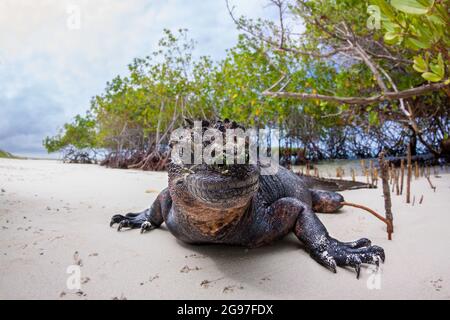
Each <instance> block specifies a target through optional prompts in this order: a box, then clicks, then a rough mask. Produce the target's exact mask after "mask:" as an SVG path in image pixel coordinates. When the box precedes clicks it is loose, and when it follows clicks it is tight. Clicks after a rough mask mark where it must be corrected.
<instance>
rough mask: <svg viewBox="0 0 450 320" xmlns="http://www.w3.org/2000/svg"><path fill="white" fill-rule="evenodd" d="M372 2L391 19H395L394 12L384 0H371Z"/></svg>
mask: <svg viewBox="0 0 450 320" xmlns="http://www.w3.org/2000/svg"><path fill="white" fill-rule="evenodd" d="M371 2H372V3H373V4H375V5H377V6H379V7H380V9H381V12H382V13H383V14H384V15H385V16H387V17H388V18H389V19H391V20H395V17H396V14H395V12H394V10H392V7H391V6H390V5H389V4H388V3H387V2H386V1H385V0H372V1H371Z"/></svg>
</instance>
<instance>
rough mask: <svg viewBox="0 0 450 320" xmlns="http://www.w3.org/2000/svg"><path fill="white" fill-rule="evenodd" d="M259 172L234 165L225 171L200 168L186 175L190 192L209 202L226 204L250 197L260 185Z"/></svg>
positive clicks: (249, 167) (248, 167) (251, 168)
mask: <svg viewBox="0 0 450 320" xmlns="http://www.w3.org/2000/svg"><path fill="white" fill-rule="evenodd" d="M258 181H259V173H258V171H257V169H256V168H253V167H251V166H243V168H239V169H236V167H232V168H230V169H229V170H225V171H223V172H219V171H210V170H208V171H203V170H199V171H198V172H194V173H192V174H189V175H188V176H186V182H187V183H186V185H187V187H188V190H189V192H190V193H191V194H192V195H193V196H195V197H196V198H198V199H199V200H201V201H203V202H206V203H209V204H224V203H225V205H226V204H227V203H229V204H230V205H231V203H230V201H232V200H233V201H232V202H235V201H236V200H238V199H243V200H244V199H248V198H249V197H251V196H252V195H253V194H254V193H255V192H256V191H257V190H258V187H259V183H258Z"/></svg>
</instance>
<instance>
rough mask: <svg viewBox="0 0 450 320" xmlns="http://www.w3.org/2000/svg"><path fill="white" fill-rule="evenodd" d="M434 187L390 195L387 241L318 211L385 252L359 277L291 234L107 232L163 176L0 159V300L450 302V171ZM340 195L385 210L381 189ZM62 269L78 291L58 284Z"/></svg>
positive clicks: (364, 222) (363, 224)
mask: <svg viewBox="0 0 450 320" xmlns="http://www.w3.org/2000/svg"><path fill="white" fill-rule="evenodd" d="M361 179H362V178H361ZM362 180H363V181H364V179H362ZM432 182H433V184H434V185H435V186H436V187H437V189H436V192H433V190H432V189H431V188H430V186H429V184H428V182H427V180H426V179H423V178H421V179H419V180H417V181H415V180H413V184H412V194H413V195H414V196H415V197H416V201H415V205H414V206H412V205H407V204H405V199H404V197H397V196H395V195H393V212H394V218H395V233H394V239H393V241H388V240H387V236H386V232H385V225H383V224H382V223H381V222H380V221H378V220H376V219H375V218H374V217H372V216H370V215H368V214H367V213H365V212H363V211H360V210H358V209H354V208H349V207H347V208H344V209H343V210H341V213H339V214H333V215H325V214H321V215H320V218H321V220H322V221H323V222H324V224H325V225H326V226H327V228H328V230H329V232H330V234H332V235H333V236H334V237H336V238H338V239H340V240H346V241H348V240H353V239H358V238H361V237H368V238H369V239H371V240H372V241H373V243H374V244H377V245H380V246H382V247H384V249H385V250H386V256H387V260H386V263H385V264H384V265H382V266H381V269H380V270H378V271H376V270H375V269H374V268H368V267H366V268H364V269H363V270H362V273H361V278H360V279H359V280H357V279H356V276H355V272H354V271H353V270H346V269H339V270H338V273H337V274H333V273H331V272H329V271H327V270H326V269H324V268H323V267H321V266H320V265H318V264H317V263H316V262H315V261H313V260H312V259H311V258H310V257H309V255H308V254H307V253H306V252H305V251H304V250H303V249H302V248H301V244H300V243H299V242H298V240H297V239H296V238H295V237H294V236H293V235H291V236H289V237H287V238H286V239H284V240H282V241H280V242H278V243H276V244H274V245H272V246H268V247H264V248H260V249H253V250H247V249H245V248H235V247H224V246H200V247H199V246H189V245H185V244H183V243H181V242H179V241H177V240H176V239H175V238H174V237H173V236H172V235H171V234H170V233H169V232H168V231H167V230H166V229H165V228H164V227H162V228H161V229H159V230H154V231H152V232H150V233H147V234H143V235H142V234H140V233H139V231H137V230H131V231H124V232H116V230H115V229H113V228H110V227H109V220H110V217H111V215H113V214H116V213H126V212H133V211H141V210H143V209H145V208H146V207H147V206H149V205H150V204H151V203H152V201H153V199H154V198H155V197H156V196H157V194H158V192H159V191H160V190H162V189H163V188H164V187H165V186H166V185H167V174H166V173H154V172H142V171H133V170H116V169H107V168H103V167H100V166H97V165H75V164H63V163H61V162H58V161H50V160H12V159H11V160H10V159H0V188H1V191H0V272H1V277H0V299H114V298H116V299H450V254H449V252H450V233H449V231H448V228H449V225H450V209H449V208H450V197H449V191H450V175H449V174H448V173H445V172H442V170H441V172H440V174H439V176H438V177H435V176H434V175H432ZM343 195H344V196H345V198H346V200H347V201H349V202H354V203H360V204H363V205H366V206H369V207H371V208H373V209H375V210H376V211H378V212H381V213H383V212H384V209H383V208H384V204H383V199H382V191H381V188H378V189H376V190H356V191H346V192H343ZM422 195H423V197H424V198H423V203H422V204H419V203H418V202H419V199H420V197H421V196H422ZM71 265H78V266H80V270H81V282H82V285H81V289H80V291H77V290H74V289H72V290H71V289H68V288H67V285H66V282H67V279H68V277H69V276H70V275H69V274H68V273H67V268H68V267H70V266H71Z"/></svg>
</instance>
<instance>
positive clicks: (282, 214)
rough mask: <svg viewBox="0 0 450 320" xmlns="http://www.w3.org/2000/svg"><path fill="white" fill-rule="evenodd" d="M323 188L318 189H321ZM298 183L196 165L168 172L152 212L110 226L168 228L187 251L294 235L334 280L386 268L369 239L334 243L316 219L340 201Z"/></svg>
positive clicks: (283, 175)
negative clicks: (344, 271)
mask: <svg viewBox="0 0 450 320" xmlns="http://www.w3.org/2000/svg"><path fill="white" fill-rule="evenodd" d="M319 185H320V184H319ZM311 187H312V183H311V177H308V178H307V179H306V178H305V179H303V178H302V177H299V176H297V175H295V174H294V173H292V172H290V171H288V170H286V169H284V168H282V167H280V168H279V170H278V173H277V174H275V175H270V176H264V175H260V173H259V168H258V167H256V166H251V165H239V166H238V165H233V166H230V167H228V170H226V171H224V172H222V171H221V170H219V169H218V168H215V167H211V166H206V165H199V166H194V167H187V168H186V167H181V166H178V165H175V164H170V165H169V187H168V188H167V189H165V190H163V191H162V192H161V193H160V194H159V196H158V197H157V199H156V200H155V202H154V203H153V205H152V206H151V208H150V209H147V210H145V211H143V212H141V213H137V214H128V215H125V216H122V215H115V216H113V217H112V220H111V226H112V225H113V224H115V223H118V224H119V227H118V230H120V229H122V228H141V231H142V232H145V231H148V230H151V229H154V228H158V227H159V226H160V225H161V224H162V223H164V222H165V223H166V225H167V228H168V230H169V231H170V232H171V233H172V234H173V235H174V236H175V237H177V238H178V239H180V240H182V241H184V242H187V243H191V244H204V243H211V244H227V245H238V246H245V247H259V246H262V245H266V244H269V243H272V242H273V241H276V240H278V239H281V238H283V237H284V236H286V235H287V234H288V233H290V232H294V233H295V235H296V236H297V238H298V239H299V240H300V241H301V242H303V244H304V245H305V248H306V250H308V251H309V253H310V255H311V257H312V258H313V259H315V260H316V261H317V262H318V263H320V264H321V265H323V266H325V267H327V268H329V269H330V270H332V271H333V272H336V267H337V266H340V267H346V266H350V267H353V268H355V270H356V272H357V277H359V273H360V266H361V264H363V263H368V264H378V263H379V260H382V261H384V259H385V254H384V250H383V249H382V248H380V247H377V246H372V245H371V242H370V241H369V240H367V239H360V240H358V241H354V242H350V243H343V242H340V241H338V240H336V239H334V238H332V237H331V236H330V235H329V234H328V232H327V230H326V228H325V226H324V225H323V224H322V222H321V221H320V220H319V218H318V217H317V215H316V214H315V212H323V213H334V212H336V211H338V210H339V209H340V208H341V202H342V201H344V199H343V197H342V196H341V195H340V194H338V193H335V192H330V191H319V190H313V189H311Z"/></svg>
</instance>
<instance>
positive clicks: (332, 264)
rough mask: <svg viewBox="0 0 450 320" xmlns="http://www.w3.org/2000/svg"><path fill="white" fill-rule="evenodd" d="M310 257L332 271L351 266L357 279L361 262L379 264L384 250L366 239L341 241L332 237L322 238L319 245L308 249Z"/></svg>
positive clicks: (383, 257) (383, 258) (383, 255)
mask: <svg viewBox="0 0 450 320" xmlns="http://www.w3.org/2000/svg"><path fill="white" fill-rule="evenodd" d="M310 253H311V257H312V258H313V259H314V260H316V261H317V262H318V263H320V264H321V265H323V266H325V267H327V268H328V269H330V270H331V271H333V272H334V273H336V272H337V270H336V267H337V266H339V267H353V268H355V270H356V278H357V279H359V275H360V271H361V265H362V264H375V265H377V266H378V265H379V262H380V260H381V261H382V262H384V261H385V254H384V250H383V248H381V247H378V246H371V245H370V241H369V240H368V239H361V240H358V241H355V242H350V243H342V242H340V241H337V240H335V239H333V238H323V239H321V240H320V241H319V245H318V246H317V247H315V248H313V249H311V250H310Z"/></svg>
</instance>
